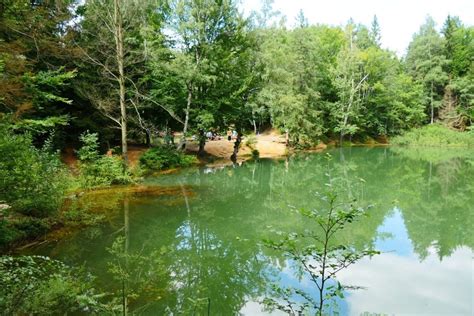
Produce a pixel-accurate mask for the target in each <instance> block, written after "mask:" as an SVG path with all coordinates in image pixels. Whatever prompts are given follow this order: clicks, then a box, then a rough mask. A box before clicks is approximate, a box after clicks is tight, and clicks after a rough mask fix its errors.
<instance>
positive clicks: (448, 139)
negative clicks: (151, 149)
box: [391, 124, 474, 147]
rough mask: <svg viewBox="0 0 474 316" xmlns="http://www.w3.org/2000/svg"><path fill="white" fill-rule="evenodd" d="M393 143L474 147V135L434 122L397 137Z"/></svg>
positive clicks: (401, 144)
mask: <svg viewBox="0 0 474 316" xmlns="http://www.w3.org/2000/svg"><path fill="white" fill-rule="evenodd" d="M391 143H392V144H394V145H400V146H426V147H474V135H473V134H472V133H470V132H458V131H455V130H452V129H449V128H447V127H445V126H442V125H439V124H433V125H427V126H424V127H422V128H418V129H413V130H411V131H409V132H407V133H405V134H404V135H402V136H398V137H395V138H393V139H392V141H391Z"/></svg>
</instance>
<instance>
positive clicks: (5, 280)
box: [0, 256, 104, 315]
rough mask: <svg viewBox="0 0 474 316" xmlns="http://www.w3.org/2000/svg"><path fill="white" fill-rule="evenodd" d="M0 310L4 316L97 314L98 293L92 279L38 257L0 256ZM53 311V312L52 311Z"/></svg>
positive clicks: (59, 263) (55, 262)
mask: <svg viewBox="0 0 474 316" xmlns="http://www.w3.org/2000/svg"><path fill="white" fill-rule="evenodd" d="M0 283H1V284H2V286H1V288H0V310H2V314H5V315H20V314H34V315H37V314H43V315H50V314H68V313H97V312H100V311H103V309H104V306H103V305H102V304H101V303H100V298H101V297H102V296H103V295H102V294H98V293H96V291H95V290H94V288H93V287H92V278H91V277H90V276H88V275H86V274H85V273H83V272H81V271H78V270H77V269H72V268H70V267H68V266H66V265H64V264H63V263H61V262H59V261H56V260H52V259H49V258H47V257H41V256H23V257H10V256H3V257H0ZM53 311H54V312H53Z"/></svg>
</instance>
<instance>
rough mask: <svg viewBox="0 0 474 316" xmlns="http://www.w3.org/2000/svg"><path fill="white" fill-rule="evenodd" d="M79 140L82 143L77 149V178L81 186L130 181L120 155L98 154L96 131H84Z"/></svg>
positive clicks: (88, 186)
mask: <svg viewBox="0 0 474 316" xmlns="http://www.w3.org/2000/svg"><path fill="white" fill-rule="evenodd" d="M80 140H81V142H82V144H83V145H82V147H81V149H79V151H78V154H79V160H80V164H79V170H80V174H79V177H78V180H79V185H80V186H81V187H82V188H92V187H101V186H109V185H113V184H127V183H130V182H132V177H131V175H130V173H129V171H128V170H126V168H125V166H124V164H123V161H122V159H121V158H120V157H117V156H105V155H100V154H99V151H98V148H99V145H98V136H97V134H96V133H89V132H86V133H84V134H82V135H81V137H80Z"/></svg>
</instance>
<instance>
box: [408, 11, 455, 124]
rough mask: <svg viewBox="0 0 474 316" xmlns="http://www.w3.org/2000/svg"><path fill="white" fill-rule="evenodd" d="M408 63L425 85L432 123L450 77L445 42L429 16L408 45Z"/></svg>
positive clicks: (409, 69) (418, 80) (413, 74)
mask: <svg viewBox="0 0 474 316" xmlns="http://www.w3.org/2000/svg"><path fill="white" fill-rule="evenodd" d="M406 64H407V67H408V71H409V73H410V74H411V75H412V76H413V77H414V78H415V80H416V81H417V82H421V83H423V85H424V87H425V98H424V99H425V100H426V101H425V102H424V103H425V104H426V105H427V108H428V109H429V111H428V112H429V117H430V123H431V124H433V123H434V120H435V118H436V113H435V110H436V109H438V108H439V107H440V106H441V103H442V95H443V90H444V85H445V83H446V81H447V79H448V77H447V75H446V72H445V71H444V67H445V65H446V56H445V55H444V42H443V39H442V38H441V36H440V35H439V34H438V32H437V31H436V29H435V22H434V21H433V19H432V18H430V17H429V18H427V20H426V22H425V24H424V25H422V26H421V28H420V30H419V31H418V33H416V34H415V35H414V36H413V40H412V42H411V43H410V45H409V47H408V53H407V56H406Z"/></svg>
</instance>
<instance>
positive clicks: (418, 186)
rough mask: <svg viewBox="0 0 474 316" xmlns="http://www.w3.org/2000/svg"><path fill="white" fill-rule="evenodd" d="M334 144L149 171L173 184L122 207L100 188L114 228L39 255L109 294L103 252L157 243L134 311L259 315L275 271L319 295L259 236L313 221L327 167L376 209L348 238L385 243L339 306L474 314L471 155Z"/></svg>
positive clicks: (350, 277) (88, 232)
mask: <svg viewBox="0 0 474 316" xmlns="http://www.w3.org/2000/svg"><path fill="white" fill-rule="evenodd" d="M453 151H455V152H453ZM330 153H331V155H332V157H333V158H332V161H331V162H329V163H328V161H327V160H326V159H325V155H324V154H305V155H298V156H295V157H291V158H289V159H286V160H261V161H258V162H247V163H244V164H243V165H241V166H228V167H222V168H200V169H187V170H183V171H181V172H179V173H176V174H170V175H163V176H159V177H154V178H149V179H147V180H146V182H147V184H149V185H158V186H160V188H161V187H163V188H166V189H164V190H162V191H160V190H158V191H157V192H153V194H148V193H147V192H143V193H141V194H133V195H129V196H128V197H127V198H126V203H125V205H126V207H125V208H124V201H123V200H124V197H123V195H120V194H115V195H114V194H109V195H106V196H105V198H104V197H94V199H93V200H92V201H91V202H90V203H91V204H94V203H98V202H100V203H99V205H102V206H104V205H106V206H107V207H108V208H109V209H110V210H109V211H108V214H109V215H108V219H107V222H106V224H104V225H102V226H101V227H99V228H97V227H96V228H89V229H85V230H83V231H81V232H80V233H78V234H75V235H74V236H72V237H70V238H66V239H64V240H61V241H59V242H57V243H54V244H49V245H47V246H45V247H43V248H40V249H37V250H36V251H37V252H38V253H42V254H47V255H50V256H52V257H55V258H58V259H60V260H63V261H65V262H66V263H69V264H72V265H81V264H84V265H85V267H86V268H87V269H88V270H90V271H91V272H92V273H93V274H95V275H97V276H98V280H97V282H98V284H99V285H100V286H102V287H103V288H106V289H110V290H113V289H114V288H120V284H116V283H117V282H116V281H114V280H113V278H112V277H111V275H110V273H109V272H108V265H107V262H109V261H110V260H113V256H112V255H110V254H109V252H107V250H106V248H108V247H110V246H111V245H112V243H113V242H114V240H115V239H116V238H117V237H118V236H125V237H126V240H127V244H128V252H130V253H140V254H141V255H143V256H145V257H149V256H157V253H158V254H159V259H160V260H159V262H158V263H155V265H160V268H159V269H158V270H160V272H159V273H160V274H159V276H160V277H159V281H157V282H154V283H152V284H151V285H147V287H145V289H142V288H141V289H140V291H142V292H144V291H145V292H147V293H141V294H143V295H141V296H140V298H139V299H137V300H135V301H133V300H132V302H131V309H132V310H137V311H138V312H139V313H140V314H148V315H163V314H171V313H174V314H180V313H183V314H189V315H190V314H192V313H193V312H194V313H195V314H207V312H208V311H209V310H210V314H211V315H237V314H239V313H241V314H242V315H264V314H267V313H268V312H266V311H264V310H263V308H262V305H261V304H260V303H259V302H261V300H262V299H263V298H264V297H265V294H266V293H267V290H268V286H269V284H270V283H271V282H272V281H277V282H279V283H280V285H282V286H287V285H297V286H300V287H302V288H305V289H307V290H309V291H312V293H313V294H314V295H316V294H315V293H316V292H315V291H314V289H311V283H310V282H309V280H307V279H304V278H303V279H302V280H299V279H297V278H296V277H295V276H294V274H293V271H292V268H291V265H290V264H289V263H288V262H287V261H286V260H285V259H284V257H283V256H282V255H281V254H279V253H275V252H273V251H270V250H269V249H267V248H265V247H264V246H262V244H261V241H262V239H264V238H274V237H275V235H274V233H273V231H275V230H281V231H288V232H290V231H295V230H298V229H302V228H303V227H305V225H308V223H307V220H305V219H304V218H302V217H301V216H300V215H298V214H296V213H295V212H292V211H291V209H292V208H314V207H318V206H319V205H320V204H319V203H320V201H318V199H317V198H316V196H315V193H316V192H321V191H324V190H325V189H326V188H327V187H326V186H325V183H327V181H328V176H329V177H331V178H332V179H338V181H340V183H343V193H341V198H345V199H352V198H355V199H357V200H358V203H359V204H361V205H368V204H373V205H374V207H373V208H372V209H371V211H370V217H368V218H364V219H363V220H362V221H360V222H358V223H356V224H353V225H351V226H350V227H348V228H347V229H346V230H345V231H344V232H342V233H341V234H340V235H339V236H338V239H339V241H340V242H343V243H346V244H351V245H354V246H355V247H357V248H359V249H364V248H366V247H374V248H376V249H378V250H380V251H382V252H383V253H382V254H381V255H379V256H376V257H373V258H372V259H363V260H362V261H360V262H358V263H357V264H355V265H353V266H351V267H350V268H348V269H346V270H344V271H342V272H341V273H340V274H339V280H340V281H341V283H343V284H347V285H358V286H363V287H365V289H363V290H358V291H351V292H347V293H346V298H345V299H344V300H338V301H337V308H336V309H338V310H339V311H340V313H341V314H343V315H346V314H350V315H360V314H362V313H364V312H368V313H382V314H397V315H398V314H412V315H420V314H426V315H435V314H439V315H472V314H473V297H474V296H473V288H474V279H473V245H474V242H473V236H472V232H473V215H474V155H472V152H468V151H465V150H462V149H453V150H432V149H430V150H426V149H418V150H415V149H389V148H370V149H369V148H348V149H342V150H340V149H335V150H332V151H330ZM99 200H100V201H99ZM96 207H97V206H96ZM124 225H125V228H124ZM155 268H156V267H155ZM145 269H146V268H145ZM142 270H143V267H142ZM141 273H142V274H143V273H145V274H146V273H147V271H141ZM154 276H156V275H154ZM150 278H151V276H150ZM131 286H134V285H131ZM137 286H138V285H137ZM275 314H278V313H276V312H275Z"/></svg>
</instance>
